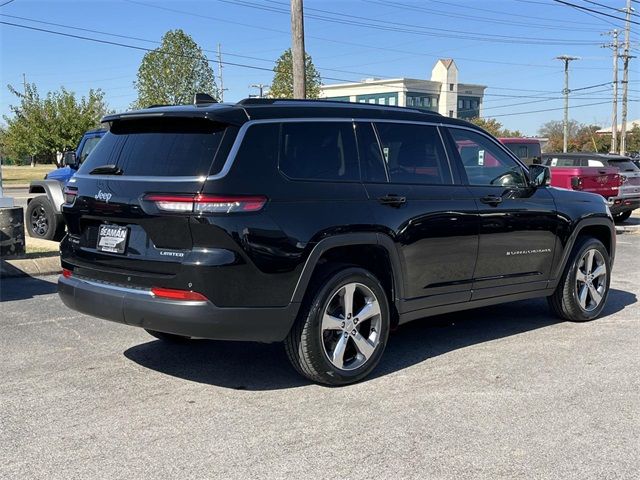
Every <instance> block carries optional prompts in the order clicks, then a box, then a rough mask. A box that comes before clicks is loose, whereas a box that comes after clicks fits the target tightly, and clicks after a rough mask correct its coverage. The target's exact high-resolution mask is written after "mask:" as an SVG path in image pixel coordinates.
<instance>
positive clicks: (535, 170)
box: [529, 164, 551, 188]
mask: <svg viewBox="0 0 640 480" xmlns="http://www.w3.org/2000/svg"><path fill="white" fill-rule="evenodd" d="M529 185H531V186H532V187H535V188H539V187H547V186H549V185H551V170H550V169H549V167H547V166H546V165H537V164H535V165H529Z"/></svg>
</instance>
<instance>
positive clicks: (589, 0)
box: [582, 0, 636, 15]
mask: <svg viewBox="0 0 640 480" xmlns="http://www.w3.org/2000/svg"><path fill="white" fill-rule="evenodd" d="M582 1H583V2H584V3H590V4H591V5H596V6H598V7H602V8H606V9H609V10H613V11H614V12H618V13H619V12H620V9H619V8H616V7H612V6H611V5H605V4H604V3H599V2H594V1H592V0H582ZM631 15H636V14H635V13H633V12H632V13H631Z"/></svg>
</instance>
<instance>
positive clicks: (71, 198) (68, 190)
mask: <svg viewBox="0 0 640 480" xmlns="http://www.w3.org/2000/svg"><path fill="white" fill-rule="evenodd" d="M62 195H64V203H66V204H67V205H73V202H75V201H76V197H77V196H78V187H64V189H63V190H62Z"/></svg>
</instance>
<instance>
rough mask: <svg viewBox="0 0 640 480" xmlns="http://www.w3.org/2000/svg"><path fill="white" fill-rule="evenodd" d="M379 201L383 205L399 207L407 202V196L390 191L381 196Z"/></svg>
mask: <svg viewBox="0 0 640 480" xmlns="http://www.w3.org/2000/svg"><path fill="white" fill-rule="evenodd" d="M378 201H379V202H380V203H381V204H382V205H389V206H390V207H396V208H398V207H401V206H402V205H404V204H405V203H407V197H401V196H399V195H396V194H395V193H390V194H388V195H385V196H384V197H379V198H378Z"/></svg>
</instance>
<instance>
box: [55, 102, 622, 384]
mask: <svg viewBox="0 0 640 480" xmlns="http://www.w3.org/2000/svg"><path fill="white" fill-rule="evenodd" d="M104 122H105V123H108V125H109V132H108V133H107V134H106V135H105V136H104V138H103V139H102V140H101V141H100V143H99V144H98V146H97V147H96V149H95V150H94V151H93V152H92V153H91V155H90V156H89V157H88V159H87V160H86V161H85V162H84V163H83V165H82V167H81V168H80V170H79V171H78V173H77V174H76V175H75V176H74V177H73V178H72V179H71V181H70V183H69V186H68V187H67V189H66V190H65V202H66V203H65V205H64V207H63V211H64V216H65V220H66V222H67V225H68V229H69V233H68V235H67V236H66V237H65V239H64V240H63V242H62V243H61V247H60V248H61V252H62V266H63V269H64V270H63V275H62V276H61V277H60V280H59V287H58V288H59V293H60V296H61V297H62V300H63V301H64V303H65V304H66V305H68V306H69V307H71V308H73V309H75V310H78V311H80V312H83V313H88V314H90V315H94V316H97V317H102V318H105V319H108V320H113V321H116V322H120V323H125V324H128V325H134V326H138V327H142V328H145V329H146V330H147V331H148V332H149V333H150V334H151V335H153V336H155V337H157V338H159V339H162V340H166V341H184V340H186V339H188V338H210V339H219V340H247V341H259V342H280V341H284V343H285V346H286V351H287V353H288V356H289V358H290V359H291V362H292V363H293V365H294V367H295V368H296V369H297V370H298V371H299V372H300V373H301V374H302V375H305V376H307V377H308V378H310V379H312V380H314V381H317V382H321V383H327V384H334V385H338V384H346V383H351V382H354V381H357V380H359V379H362V378H363V377H365V376H366V375H367V374H368V373H369V372H371V370H372V369H373V368H374V367H375V366H376V364H377V363H378V361H379V360H380V357H381V356H382V353H383V351H384V349H385V346H386V344H387V339H388V336H389V331H390V329H392V328H393V327H394V326H396V325H398V324H402V323H405V322H408V321H410V320H414V319H418V318H422V317H426V316H429V315H435V314H441V313H445V312H452V311H456V310H464V309H469V308H475V307H480V306H484V305H490V304H496V303H502V302H510V301H513V300H521V299H526V298H532V297H548V298H549V303H550V305H551V308H552V310H553V311H554V312H555V313H556V314H557V315H559V316H561V317H562V318H565V319H569V320H576V321H584V320H591V319H593V318H595V317H597V316H598V315H599V314H600V312H601V311H602V309H603V307H604V304H605V301H606V298H607V294H608V290H609V282H610V278H611V277H610V275H611V266H612V262H613V257H614V252H615V230H614V226H613V221H612V218H611V215H610V213H609V211H608V208H607V205H606V204H605V202H604V200H603V198H602V197H600V196H597V195H592V194H589V193H583V192H575V191H568V190H559V189H554V188H551V187H549V186H548V185H549V170H548V168H547V167H544V166H541V165H533V166H530V167H529V169H527V167H526V166H524V165H523V164H522V163H521V162H520V161H519V160H518V159H517V158H516V157H515V156H514V155H513V154H512V153H511V152H510V151H509V150H507V149H506V148H505V147H504V146H502V145H501V144H500V143H499V142H497V141H496V139H494V138H493V137H491V136H489V135H488V134H487V133H485V132H484V131H483V130H481V129H479V128H477V127H475V126H473V125H472V124H470V123H467V122H464V121H461V120H456V119H452V118H446V117H442V116H440V115H437V114H434V113H428V112H423V111H418V110H412V109H408V108H399V107H380V106H367V105H361V104H349V103H337V102H329V101H284V100H282V101H281V100H244V101H241V102H240V103H238V104H235V105H230V104H206V105H198V104H196V105H193V106H180V107H157V108H149V109H146V110H141V111H136V112H130V113H123V114H119V115H110V116H107V117H105V118H104Z"/></svg>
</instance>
